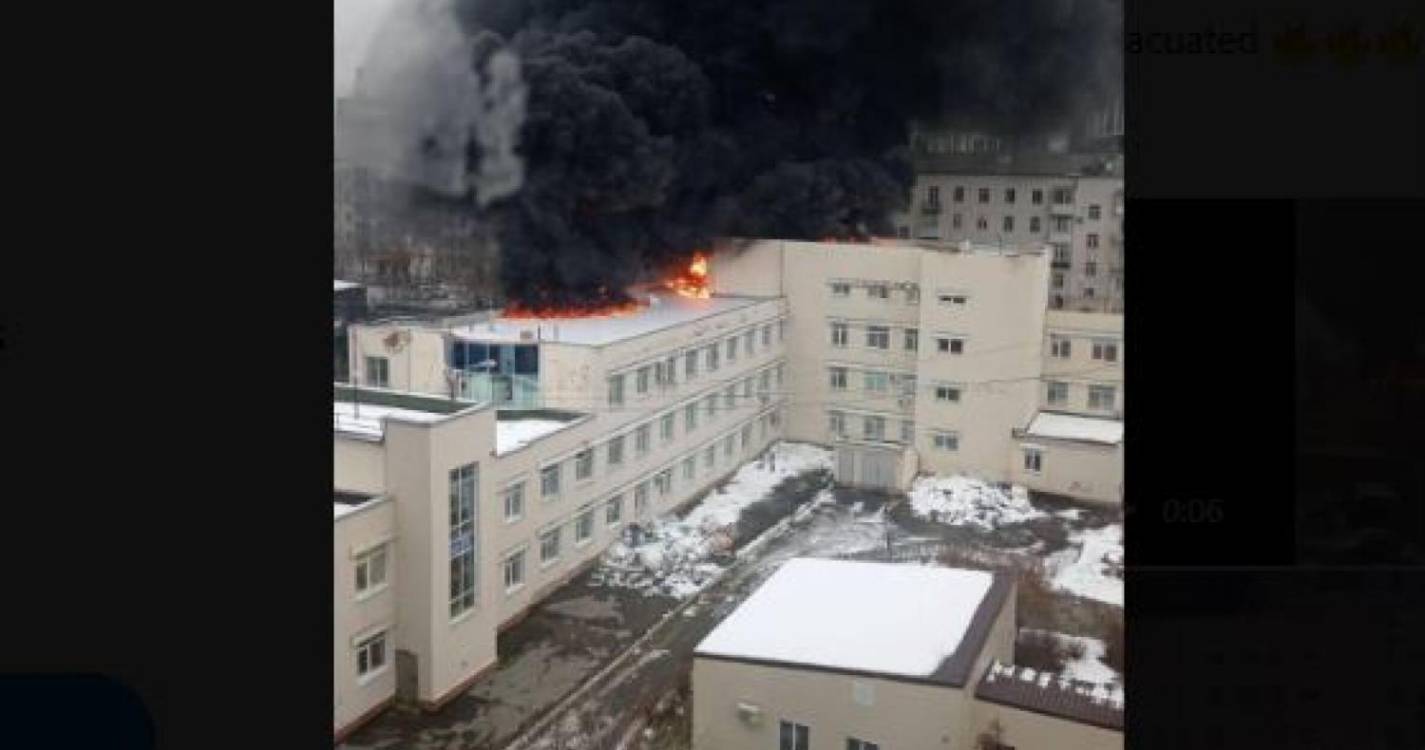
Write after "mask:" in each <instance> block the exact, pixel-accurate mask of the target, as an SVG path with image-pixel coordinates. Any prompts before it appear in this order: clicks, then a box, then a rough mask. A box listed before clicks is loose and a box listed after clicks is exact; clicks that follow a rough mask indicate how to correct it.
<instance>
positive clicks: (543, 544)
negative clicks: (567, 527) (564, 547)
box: [539, 527, 562, 565]
mask: <svg viewBox="0 0 1425 750" xmlns="http://www.w3.org/2000/svg"><path fill="white" fill-rule="evenodd" d="M560 531H562V529H560V528H558V527H555V528H553V529H550V530H549V531H546V532H544V533H543V534H540V535H539V562H540V564H542V565H548V564H549V563H552V562H554V561H555V560H558V559H559V532H560Z"/></svg>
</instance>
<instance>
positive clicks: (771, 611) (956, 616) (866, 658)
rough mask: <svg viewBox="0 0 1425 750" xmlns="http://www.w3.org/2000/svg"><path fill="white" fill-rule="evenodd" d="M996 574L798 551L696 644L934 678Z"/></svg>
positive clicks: (727, 653) (758, 657) (728, 654)
mask: <svg viewBox="0 0 1425 750" xmlns="http://www.w3.org/2000/svg"><path fill="white" fill-rule="evenodd" d="M993 581H994V576H993V575H992V574H990V573H988V572H985V571H978V570H961V569H958V568H943V567H921V566H914V565H896V564H889V563H874V562H853V561H847V560H817V559H810V558H798V559H794V560H790V561H788V562H787V563H786V564H784V565H783V566H782V567H781V568H780V569H779V570H778V571H777V572H776V573H774V574H773V575H772V577H771V578H769V579H767V581H766V582H765V583H763V584H762V586H761V588H759V589H757V591H755V592H754V593H753V594H752V596H750V597H748V598H747V600H746V601H745V602H743V603H742V605H741V606H740V607H738V608H737V609H736V610H735V611H733V613H732V614H731V615H729V616H728V617H727V619H725V620H723V621H722V623H721V624H720V625H718V626H717V628H715V629H714V630H713V631H712V633H710V634H708V636H707V638H705V639H703V642H702V643H701V644H699V645H698V647H697V650H696V652H695V653H696V654H697V655H699V656H720V657H725V658H730V659H740V660H752V661H764V662H775V663H782V664H790V665H805V666H812V667H825V668H831V669H843V670H849V671H853V672H864V673H872V674H881V675H892V676H902V677H914V678H922V679H928V678H931V677H932V675H934V674H935V673H936V672H937V670H941V668H942V666H943V665H944V664H945V662H946V660H947V659H949V658H950V657H951V656H952V655H954V654H955V653H956V650H957V649H958V648H959V647H960V643H961V641H962V640H964V639H965V636H966V633H967V631H968V630H969V629H970V628H971V623H972V621H974V620H975V616H976V613H977V612H978V611H979V610H980V605H981V603H982V602H983V601H984V600H985V599H986V594H987V593H989V591H990V586H991V583H993ZM978 629H979V628H977V630H978ZM983 637H984V635H983V634H980V635H978V638H980V639H983ZM971 640H973V638H972V639H971ZM969 645H971V646H973V647H975V648H978V644H975V643H970V644H969ZM973 660H974V657H973V655H971V656H970V657H969V661H970V662H973Z"/></svg>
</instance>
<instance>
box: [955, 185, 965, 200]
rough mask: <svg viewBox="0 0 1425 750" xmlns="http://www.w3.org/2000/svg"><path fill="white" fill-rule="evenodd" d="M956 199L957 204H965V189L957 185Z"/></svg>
mask: <svg viewBox="0 0 1425 750" xmlns="http://www.w3.org/2000/svg"><path fill="white" fill-rule="evenodd" d="M954 197H955V202H956V203H964V202H965V188H964V187H962V186H958V185H957V186H956V187H955V196H954Z"/></svg>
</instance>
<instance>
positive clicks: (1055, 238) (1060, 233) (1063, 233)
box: [1048, 228, 1074, 245]
mask: <svg viewBox="0 0 1425 750" xmlns="http://www.w3.org/2000/svg"><path fill="white" fill-rule="evenodd" d="M1048 239H1049V244H1051V245H1067V244H1069V243H1071V242H1073V241H1074V235H1073V233H1072V232H1070V231H1069V230H1067V229H1052V228H1051V229H1050V230H1049V238H1048Z"/></svg>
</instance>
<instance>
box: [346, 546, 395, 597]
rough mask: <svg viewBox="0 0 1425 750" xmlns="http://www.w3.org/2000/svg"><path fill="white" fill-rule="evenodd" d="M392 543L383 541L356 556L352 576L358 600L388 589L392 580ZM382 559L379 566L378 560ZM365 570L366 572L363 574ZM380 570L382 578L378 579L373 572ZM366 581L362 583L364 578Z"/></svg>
mask: <svg viewBox="0 0 1425 750" xmlns="http://www.w3.org/2000/svg"><path fill="white" fill-rule="evenodd" d="M390 547H391V545H390V543H388V542H382V543H380V544H377V545H375V546H373V547H371V548H369V549H365V550H362V551H361V553H360V554H358V555H357V556H356V563H355V564H354V566H353V570H352V577H353V580H354V582H355V587H356V598H357V599H358V600H361V599H367V598H370V597H372V596H375V595H376V594H379V593H381V592H382V591H384V590H386V588H387V586H389V585H390V580H391V555H390ZM378 560H379V561H380V563H381V564H380V565H379V566H377V565H376V562H377V561H378ZM363 571H364V574H363ZM375 571H380V574H381V575H380V580H376V576H374V575H373V572H375ZM363 577H364V578H365V579H366V583H365V585H364V586H363V585H362V578H363Z"/></svg>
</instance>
